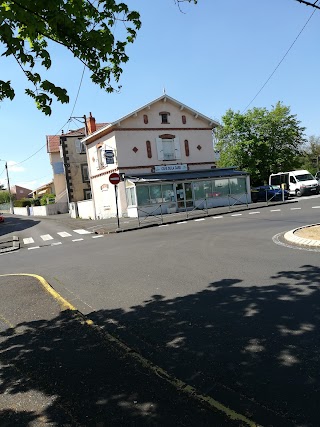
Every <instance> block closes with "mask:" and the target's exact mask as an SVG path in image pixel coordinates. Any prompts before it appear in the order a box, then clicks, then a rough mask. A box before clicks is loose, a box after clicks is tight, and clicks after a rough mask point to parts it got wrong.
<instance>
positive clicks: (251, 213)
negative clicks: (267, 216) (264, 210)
mask: <svg viewBox="0 0 320 427" xmlns="http://www.w3.org/2000/svg"><path fill="white" fill-rule="evenodd" d="M259 213H260V212H259V211H256V212H249V215H255V214H259Z"/></svg>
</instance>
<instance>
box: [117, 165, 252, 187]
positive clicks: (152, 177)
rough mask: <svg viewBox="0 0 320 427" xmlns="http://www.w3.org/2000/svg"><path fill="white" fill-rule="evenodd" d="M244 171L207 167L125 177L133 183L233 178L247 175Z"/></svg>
mask: <svg viewBox="0 0 320 427" xmlns="http://www.w3.org/2000/svg"><path fill="white" fill-rule="evenodd" d="M247 175H248V173H247V172H244V171H237V170H235V169H232V168H224V169H208V170H202V171H187V172H171V173H148V174H139V175H135V176H133V175H125V178H126V179H130V181H132V182H134V183H136V184H137V183H141V184H143V183H146V182H163V181H188V180H197V179H212V178H229V177H230V178H235V177H238V176H247Z"/></svg>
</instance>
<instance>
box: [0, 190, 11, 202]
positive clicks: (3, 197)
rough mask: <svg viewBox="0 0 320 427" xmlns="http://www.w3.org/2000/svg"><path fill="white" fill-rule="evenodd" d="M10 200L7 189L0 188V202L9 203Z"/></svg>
mask: <svg viewBox="0 0 320 427" xmlns="http://www.w3.org/2000/svg"><path fill="white" fill-rule="evenodd" d="M9 202H10V194H9V191H6V190H0V204H2V203H9Z"/></svg>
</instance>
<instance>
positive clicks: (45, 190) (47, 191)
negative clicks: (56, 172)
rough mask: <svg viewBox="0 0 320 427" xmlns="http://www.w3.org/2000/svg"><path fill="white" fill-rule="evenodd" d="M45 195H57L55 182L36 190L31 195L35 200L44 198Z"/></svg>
mask: <svg viewBox="0 0 320 427" xmlns="http://www.w3.org/2000/svg"><path fill="white" fill-rule="evenodd" d="M45 194H55V189H54V184H53V181H51V182H48V184H44V185H41V187H38V188H36V189H35V190H33V191H31V193H30V195H32V197H33V198H34V199H36V198H38V197H42V196H44V195H45Z"/></svg>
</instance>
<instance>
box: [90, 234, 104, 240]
mask: <svg viewBox="0 0 320 427" xmlns="http://www.w3.org/2000/svg"><path fill="white" fill-rule="evenodd" d="M99 237H103V234H99V236H92V238H93V239H99Z"/></svg>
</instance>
